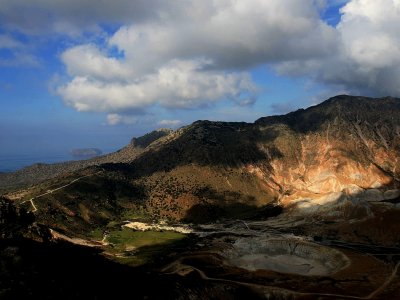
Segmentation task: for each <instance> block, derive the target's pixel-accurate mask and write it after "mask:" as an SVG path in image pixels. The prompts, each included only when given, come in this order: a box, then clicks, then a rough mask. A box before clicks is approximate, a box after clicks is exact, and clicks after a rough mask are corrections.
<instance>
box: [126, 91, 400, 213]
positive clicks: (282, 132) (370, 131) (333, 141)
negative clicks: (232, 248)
mask: <svg viewBox="0 0 400 300" xmlns="http://www.w3.org/2000/svg"><path fill="white" fill-rule="evenodd" d="M399 154H400V101H399V100H398V99H395V98H390V97H388V98H381V99H372V98H365V97H351V96H337V97H334V98H331V99H329V100H327V101H325V102H323V103H322V104H320V105H317V106H314V107H310V108H308V109H306V110H298V111H295V112H293V113H289V114H287V115H284V116H272V117H266V118H261V119H259V120H257V121H256V122H255V123H254V124H247V123H223V122H209V121H198V122H195V123H193V124H192V125H190V126H188V127H186V128H183V129H181V130H180V131H178V132H176V133H175V137H174V138H172V139H171V140H169V141H168V142H167V143H164V144H162V145H161V146H160V147H158V148H157V149H155V150H154V151H149V152H147V153H145V154H144V155H142V156H140V157H138V159H136V160H134V161H133V162H132V164H131V167H132V170H133V172H132V173H130V174H131V175H132V174H133V177H134V178H135V180H137V181H138V182H141V183H143V184H144V185H146V186H147V187H148V189H149V190H150V191H151V192H150V195H149V198H150V201H149V203H150V204H149V206H153V207H156V206H157V207H160V206H161V205H160V203H168V206H171V205H175V207H176V211H182V210H185V207H193V205H201V204H204V205H208V204H209V203H210V202H214V203H215V202H218V201H219V203H220V204H221V203H222V202H224V201H225V202H226V201H227V202H229V203H232V202H240V203H246V204H250V205H255V206H260V205H263V204H266V203H268V202H270V201H273V200H276V201H278V202H279V203H280V204H281V205H283V206H284V207H288V208H291V207H292V208H293V207H298V208H300V209H301V210H302V211H303V212H307V211H309V212H310V213H316V212H318V210H319V209H320V208H322V207H326V205H328V204H329V205H331V206H332V205H334V206H336V208H338V210H339V211H338V212H337V213H339V214H341V215H342V216H343V217H346V216H349V215H354V216H355V217H359V214H363V215H368V213H369V211H368V204H367V203H369V202H371V201H382V200H387V199H396V198H398V188H399V174H400V171H399V170H400V161H399V157H400V155H399ZM160 173H162V176H161V177H162V178H161V177H160ZM208 178H212V180H208ZM171 181H173V184H172V183H171ZM155 182H158V184H155ZM204 186H206V187H207V191H206V192H204V189H203V190H202V189H201V187H204ZM160 187H162V188H163V190H167V191H168V190H172V191H174V192H173V193H171V196H170V197H168V195H167V196H165V193H164V198H163V199H160V198H162V197H159V196H157V194H159V193H160V191H161V189H160V191H157V189H159V188H160ZM329 205H328V206H329ZM165 213H166V214H171V213H172V212H165Z"/></svg>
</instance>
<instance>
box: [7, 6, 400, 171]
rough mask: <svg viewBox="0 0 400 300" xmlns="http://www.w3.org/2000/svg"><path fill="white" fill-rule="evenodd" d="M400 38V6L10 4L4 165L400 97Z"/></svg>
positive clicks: (114, 147) (108, 148)
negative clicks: (341, 100)
mask: <svg viewBox="0 0 400 300" xmlns="http://www.w3.org/2000/svg"><path fill="white" fill-rule="evenodd" d="M399 28H400V1H399V0H348V1H346V0H332V1H329V0H201V1H198V0H113V1H106V0H68V1H67V0H0V159H1V158H2V157H3V158H4V157H8V156H9V155H26V154H32V153H36V154H40V155H43V154H45V155H47V154H48V155H51V154H62V153H68V152H69V151H70V150H71V149H76V148H88V147H95V148H99V149H101V150H103V151H104V152H106V151H111V150H115V149H117V148H120V147H122V146H124V145H126V144H127V143H128V142H129V140H130V139H131V138H132V137H134V136H140V135H143V134H144V133H146V132H149V131H151V130H154V129H157V128H160V127H168V128H178V127H181V126H184V125H187V124H190V123H191V122H193V121H196V120H199V119H203V120H204V119H207V120H223V121H246V122H253V121H255V120H256V119H257V118H260V117H262V116H267V115H274V114H283V113H287V112H289V111H292V110H295V109H298V108H305V107H308V106H310V105H314V104H317V103H319V102H321V101H323V100H326V99H328V98H329V97H332V96H335V95H337V94H353V95H365V96H374V97H375V96H376V97H379V96H389V95H390V96H400V84H399V83H400V82H399V80H400V35H399V34H398V29H399ZM0 169H1V166H0Z"/></svg>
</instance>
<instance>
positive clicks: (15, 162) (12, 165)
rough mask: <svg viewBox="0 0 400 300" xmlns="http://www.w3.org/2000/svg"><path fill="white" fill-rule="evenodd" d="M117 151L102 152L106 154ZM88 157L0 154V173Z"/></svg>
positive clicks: (63, 154) (64, 154) (50, 154)
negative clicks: (34, 165) (39, 164)
mask: <svg viewBox="0 0 400 300" xmlns="http://www.w3.org/2000/svg"><path fill="white" fill-rule="evenodd" d="M116 150H117V149H108V151H103V154H107V153H110V152H113V151H116ZM87 158H88V157H82V158H77V157H76V156H72V155H71V154H70V153H68V152H66V153H49V154H0V172H3V173H7V172H14V171H17V170H19V169H22V168H24V167H28V166H30V165H33V164H36V163H45V164H52V163H58V162H65V161H71V160H79V159H87Z"/></svg>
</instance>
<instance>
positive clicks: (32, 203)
mask: <svg viewBox="0 0 400 300" xmlns="http://www.w3.org/2000/svg"><path fill="white" fill-rule="evenodd" d="M101 172H102V171H99V172H97V173H94V174H89V175H85V176H81V177H78V178H75V179H74V180H72V181H71V182H70V183H68V184H65V185H63V186H60V187H58V188H56V189H54V190H48V191H47V192H46V193H43V194H41V195H38V196H36V197H33V198H31V199H29V200H25V201H23V202H21V204H24V203H26V202H30V203H31V205H32V207H33V210H32V212H36V211H37V210H38V209H37V207H36V205H35V203H34V202H33V200H35V199H37V198H40V197H43V196H46V195H48V194H52V193H53V192H55V191H59V190H62V189H64V188H66V187H67V186H70V185H71V184H74V183H75V182H77V181H78V180H81V179H83V178H86V177H90V176H94V175H97V174H99V173H101Z"/></svg>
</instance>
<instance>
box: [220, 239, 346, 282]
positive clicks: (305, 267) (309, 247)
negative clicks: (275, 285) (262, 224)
mask: <svg viewBox="0 0 400 300" xmlns="http://www.w3.org/2000/svg"><path fill="white" fill-rule="evenodd" d="M223 255H224V256H225V257H226V258H227V259H228V263H229V264H231V265H234V266H237V267H240V268H243V269H246V270H249V271H255V270H260V269H263V270H271V271H275V272H281V273H291V274H298V275H306V276H325V275H330V274H333V273H336V272H338V271H340V270H342V269H344V268H346V267H347V266H348V265H349V264H350V261H349V259H348V258H347V256H346V255H344V254H343V253H342V252H340V251H338V250H336V249H332V248H329V247H324V246H320V245H317V244H313V243H310V242H305V241H299V240H296V239H275V238H274V239H263V238H259V237H258V238H241V239H239V240H237V241H236V242H235V243H234V244H233V247H232V248H231V249H230V250H229V251H226V252H224V253H223Z"/></svg>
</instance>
